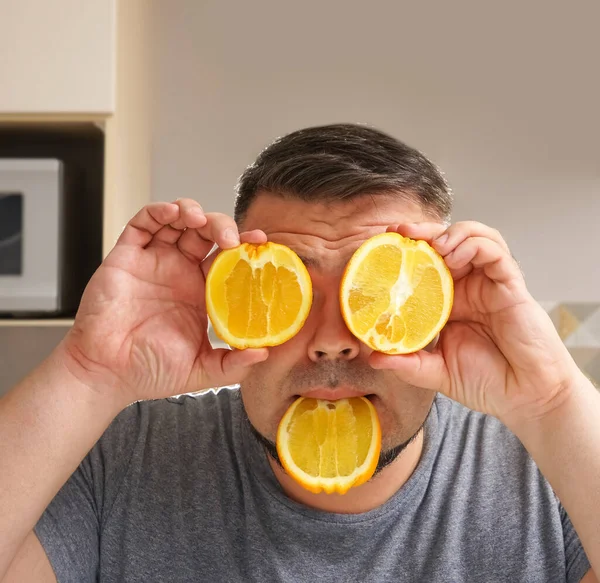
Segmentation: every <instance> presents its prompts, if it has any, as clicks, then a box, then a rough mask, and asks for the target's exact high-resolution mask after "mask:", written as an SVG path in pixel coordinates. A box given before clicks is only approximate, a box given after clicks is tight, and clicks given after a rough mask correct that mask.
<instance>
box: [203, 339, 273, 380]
mask: <svg viewBox="0 0 600 583" xmlns="http://www.w3.org/2000/svg"><path fill="white" fill-rule="evenodd" d="M268 356H269V351H268V349H266V348H248V349H247V350H229V349H227V348H215V349H213V350H210V351H208V353H207V354H206V356H204V358H203V359H202V360H201V361H199V365H198V369H197V372H196V375H194V376H193V377H192V379H194V383H195V386H196V387H197V388H196V389H194V390H199V389H200V388H210V387H222V386H226V385H234V384H237V383H239V382H241V381H242V380H244V378H245V377H246V375H247V374H248V373H249V372H250V370H251V368H252V366H254V365H255V364H258V363H259V362H263V361H264V360H266V359H267V358H268Z"/></svg>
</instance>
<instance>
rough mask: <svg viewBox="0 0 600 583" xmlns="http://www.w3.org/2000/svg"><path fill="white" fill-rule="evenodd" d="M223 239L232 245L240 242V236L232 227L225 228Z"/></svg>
mask: <svg viewBox="0 0 600 583" xmlns="http://www.w3.org/2000/svg"><path fill="white" fill-rule="evenodd" d="M223 239H225V241H226V242H227V243H231V244H232V245H238V244H239V242H240V238H239V237H238V235H237V233H236V232H235V231H234V230H233V229H231V228H229V229H225V232H224V233H223Z"/></svg>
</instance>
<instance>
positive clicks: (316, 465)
mask: <svg viewBox="0 0 600 583" xmlns="http://www.w3.org/2000/svg"><path fill="white" fill-rule="evenodd" d="M380 449H381V429H380V426H379V418H378V417H377V411H376V410H375V407H374V406H373V404H372V403H371V402H370V401H369V399H367V398H365V397H352V398H350V399H339V400H337V401H325V400H321V399H308V398H305V397H300V398H298V399H296V400H295V401H294V402H293V403H292V405H291V406H290V408H289V409H288V410H287V411H286V413H285V415H284V416H283V418H282V419H281V422H280V424H279V429H278V431H277V453H278V454H279V459H280V460H281V464H282V465H283V467H284V468H285V470H286V472H287V473H288V474H289V475H290V476H291V477H292V478H293V479H294V480H295V481H296V482H298V484H300V485H301V486H303V487H304V488H306V489H307V490H310V491H311V492H314V493H315V494H318V493H319V492H321V491H325V492H327V493H328V494H332V493H333V492H337V493H338V494H345V493H346V492H347V491H348V490H349V489H350V488H352V487H353V486H359V485H360V484H363V483H364V482H366V481H367V480H368V479H369V478H371V476H372V475H373V473H374V472H375V468H376V467H377V462H378V460H379V452H380Z"/></svg>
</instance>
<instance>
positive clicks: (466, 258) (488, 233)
mask: <svg viewBox="0 0 600 583" xmlns="http://www.w3.org/2000/svg"><path fill="white" fill-rule="evenodd" d="M388 230H389V231H392V230H393V231H397V232H399V233H400V234H402V235H404V236H406V237H410V238H412V239H422V240H425V241H427V242H428V243H429V244H430V245H432V246H433V248H434V249H436V251H438V252H439V253H440V255H441V256H442V257H443V258H444V260H445V262H446V264H447V266H448V268H449V269H450V272H451V273H452V276H453V278H454V282H455V294H454V306H453V309H452V313H451V316H450V319H449V321H448V323H447V325H446V326H445V328H444V329H443V330H442V332H441V334H440V338H439V342H438V343H437V345H436V346H435V348H434V349H433V350H431V351H427V350H421V351H419V352H417V353H414V354H411V355H404V356H390V355H385V354H381V353H374V354H373V355H372V356H371V364H372V366H373V367H374V368H381V369H393V370H395V371H396V374H397V375H398V376H399V377H400V378H401V379H402V380H404V381H406V382H408V383H410V384H412V385H415V386H419V387H424V388H428V389H432V390H436V391H440V392H441V393H443V394H445V395H446V396H448V397H450V398H451V399H454V400H455V401H458V402H460V403H462V404H463V405H465V406H466V407H469V408H470V409H474V410H476V411H481V412H483V413H488V414H491V415H494V416H495V417H497V418H499V419H500V420H501V421H503V422H504V423H505V424H507V425H509V426H511V425H515V424H520V423H523V422H525V423H527V422H528V421H530V420H533V419H539V418H540V417H542V416H545V415H546V414H547V413H549V412H550V411H552V410H554V409H555V408H556V407H557V406H559V405H560V404H561V403H562V402H563V400H564V399H565V398H566V397H568V396H569V394H570V391H571V390H572V389H573V387H574V386H575V384H576V383H581V379H582V377H583V375H582V373H581V372H580V371H579V369H578V368H577V366H576V364H575V362H574V361H573V359H572V358H571V355H570V354H569V352H568V350H567V349H566V347H565V345H564V344H563V342H562V340H561V339H560V337H559V335H558V333H557V331H556V329H555V327H554V325H553V323H552V321H551V320H550V317H549V316H548V315H547V314H546V312H545V311H544V310H543V308H542V307H541V306H540V305H539V304H538V303H537V302H536V301H535V300H534V299H533V297H532V296H531V294H530V293H529V291H528V290H527V287H526V286H525V280H524V278H523V274H522V273H521V270H520V268H519V266H518V264H517V262H516V261H515V260H514V258H513V257H512V255H511V253H510V251H509V248H508V245H507V244H506V242H505V241H504V239H503V238H502V236H501V235H500V233H498V232H497V231H496V230H494V229H492V228H490V227H488V226H486V225H483V224H481V223H477V222H470V221H469V222H460V223H456V224H454V225H452V226H451V227H449V228H447V227H446V226H444V225H441V224H439V223H416V224H411V225H401V226H399V227H397V228H395V227H394V228H390V229H388Z"/></svg>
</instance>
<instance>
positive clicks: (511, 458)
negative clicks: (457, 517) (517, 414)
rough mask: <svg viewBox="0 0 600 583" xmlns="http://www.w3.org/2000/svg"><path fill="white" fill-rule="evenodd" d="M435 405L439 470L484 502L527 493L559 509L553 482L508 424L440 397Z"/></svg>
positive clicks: (459, 486)
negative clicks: (545, 476)
mask: <svg viewBox="0 0 600 583" xmlns="http://www.w3.org/2000/svg"><path fill="white" fill-rule="evenodd" d="M435 407H436V410H437V415H438V425H439V434H440V437H439V439H440V441H439V446H438V452H437V456H436V462H435V465H436V469H437V470H438V474H444V475H446V476H451V480H452V482H453V483H454V485H455V487H458V488H461V489H463V490H464V489H468V490H469V491H471V492H473V493H476V494H475V497H481V499H482V501H485V500H488V501H490V498H494V497H496V496H497V497H499V498H502V499H507V498H512V499H514V498H513V497H522V496H525V497H526V498H528V499H531V498H532V497H533V498H536V499H538V500H540V501H544V504H548V503H551V505H552V506H553V507H554V509H556V507H557V506H556V499H555V496H554V493H553V492H552V489H551V487H550V485H549V484H548V482H547V481H546V479H545V478H544V477H543V475H542V474H541V472H540V471H539V469H538V467H537V465H536V464H535V462H534V461H533V459H532V458H531V456H530V455H529V453H528V452H527V450H526V449H525V447H524V446H523V444H522V443H521V442H520V441H519V439H518V438H517V437H516V436H515V435H514V434H513V433H512V432H511V431H510V430H509V429H508V428H507V427H506V426H505V425H504V424H503V423H501V422H500V421H499V420H498V419H496V418H495V417H492V416H490V415H484V414H482V413H478V412H475V411H471V410H469V409H467V408H466V407H463V406H462V405H460V404H459V403H456V402H454V401H451V400H450V399H448V398H446V397H443V396H441V395H440V396H438V397H437V399H436V404H435Z"/></svg>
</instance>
